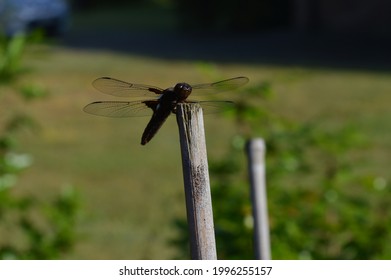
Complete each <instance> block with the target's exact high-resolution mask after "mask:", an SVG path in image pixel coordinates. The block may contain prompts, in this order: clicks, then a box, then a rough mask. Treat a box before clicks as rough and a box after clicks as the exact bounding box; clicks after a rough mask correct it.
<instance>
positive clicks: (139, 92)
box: [84, 77, 248, 145]
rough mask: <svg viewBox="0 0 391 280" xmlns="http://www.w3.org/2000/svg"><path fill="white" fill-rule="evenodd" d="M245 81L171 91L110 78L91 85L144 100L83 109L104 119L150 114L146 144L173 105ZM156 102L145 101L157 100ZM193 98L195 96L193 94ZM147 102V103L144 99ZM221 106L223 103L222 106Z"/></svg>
mask: <svg viewBox="0 0 391 280" xmlns="http://www.w3.org/2000/svg"><path fill="white" fill-rule="evenodd" d="M247 82H248V78H246V77H236V78H232V79H228V80H224V81H220V82H216V83H209V84H198V85H193V86H191V85H189V84H187V83H178V84H176V85H175V87H173V88H168V89H165V90H163V89H161V88H158V87H154V86H148V85H142V84H132V83H127V82H124V81H120V80H117V79H113V78H108V77H103V78H99V79H97V80H95V81H94V82H93V85H94V87H95V88H96V89H98V90H100V91H101V92H103V93H106V94H110V95H114V96H119V97H143V98H144V100H137V101H97V102H93V103H90V104H88V105H87V106H85V107H84V111H85V112H87V113H90V114H93V115H99V116H106V117H135V116H146V115H149V114H150V112H151V111H150V110H145V109H148V108H149V109H151V110H152V112H153V114H152V117H151V120H150V121H149V123H148V124H147V126H146V128H145V130H144V133H143V135H142V137H141V145H145V144H146V143H148V142H149V141H150V140H151V139H152V138H153V136H154V135H155V134H156V133H157V131H158V130H159V129H160V128H161V126H162V125H163V123H164V122H165V121H166V119H167V118H168V116H169V115H170V114H171V113H174V114H175V113H176V112H175V110H176V106H177V104H178V103H182V102H195V101H191V100H188V99H187V98H188V96H189V95H190V94H191V93H192V92H193V91H196V92H197V94H211V93H217V92H221V91H227V90H233V89H236V88H237V87H239V86H241V85H244V84H245V83H247ZM156 95H160V96H159V97H158V98H157V99H156V98H155V99H150V98H149V99H147V98H148V97H151V96H153V97H156ZM192 95H194V93H193V94H192ZM145 99H146V100H145ZM198 102H200V103H201V104H202V105H205V106H209V107H212V108H216V107H219V106H221V105H223V104H224V103H225V104H227V103H230V101H198ZM222 103H223V104H222Z"/></svg>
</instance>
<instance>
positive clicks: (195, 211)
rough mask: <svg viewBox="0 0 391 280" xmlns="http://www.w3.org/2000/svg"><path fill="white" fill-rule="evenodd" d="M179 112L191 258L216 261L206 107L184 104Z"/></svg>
mask: <svg viewBox="0 0 391 280" xmlns="http://www.w3.org/2000/svg"><path fill="white" fill-rule="evenodd" d="M176 115H177V122H178V126H179V138H180V143H181V153H182V167H183V179H184V186H185V196H186V211H187V221H188V226H189V233H190V254H191V259H193V260H215V259H217V254H216V242H215V235H214V225H213V211H212V199H211V193H210V185H209V171H208V161H207V154H206V144H205V133H204V121H203V116H202V109H201V106H200V105H199V104H198V103H181V104H178V105H177V114H176Z"/></svg>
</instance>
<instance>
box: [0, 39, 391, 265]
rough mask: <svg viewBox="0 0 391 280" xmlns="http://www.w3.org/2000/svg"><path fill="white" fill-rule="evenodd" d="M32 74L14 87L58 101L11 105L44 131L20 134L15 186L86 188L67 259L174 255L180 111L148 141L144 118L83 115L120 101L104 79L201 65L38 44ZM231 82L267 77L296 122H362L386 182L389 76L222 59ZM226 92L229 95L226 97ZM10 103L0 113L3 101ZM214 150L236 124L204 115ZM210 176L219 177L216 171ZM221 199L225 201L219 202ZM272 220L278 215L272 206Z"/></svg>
mask: <svg viewBox="0 0 391 280" xmlns="http://www.w3.org/2000/svg"><path fill="white" fill-rule="evenodd" d="M25 58H26V60H25V66H26V69H32V71H27V72H26V73H25V74H24V76H23V79H20V80H18V82H17V83H18V86H22V85H23V84H33V85H37V86H40V87H43V88H44V89H46V90H47V91H48V92H50V96H49V97H48V98H46V99H43V100H40V101H34V102H31V103H26V104H20V103H18V101H15V100H12V99H10V100H8V102H9V104H2V105H1V106H0V108H1V110H2V111H3V110H4V109H5V108H6V107H8V106H14V107H15V108H17V109H18V110H24V111H26V112H28V113H30V114H31V115H32V116H33V117H34V118H35V119H36V120H37V121H38V122H39V124H40V130H39V131H38V133H37V134H35V133H33V132H29V131H25V132H22V133H21V137H20V138H21V141H20V142H21V143H20V146H19V149H20V150H21V151H23V152H29V153H31V154H32V155H33V156H34V164H33V166H32V167H31V168H30V169H28V171H27V172H25V173H24V174H23V175H22V176H21V181H20V184H19V186H18V190H19V191H20V192H23V193H30V194H32V195H35V196H38V197H39V198H41V199H46V198H48V197H51V196H53V195H55V194H56V193H57V192H58V191H59V189H60V188H63V187H66V186H68V185H74V186H75V187H76V188H77V190H78V191H79V192H80V193H81V194H82V199H83V205H82V206H83V212H82V216H81V218H80V221H79V223H78V228H77V231H78V233H79V237H80V238H79V242H78V243H77V244H76V248H75V250H74V252H72V253H71V254H69V255H66V256H64V258H69V259H169V258H173V257H174V255H175V251H174V250H173V249H172V248H170V247H169V245H168V239H169V238H170V237H172V234H173V225H172V220H173V218H174V217H178V216H182V217H184V216H185V207H184V193H183V184H182V182H183V179H182V173H181V160H180V151H179V143H178V132H177V128H176V121H175V118H171V119H170V120H169V121H168V122H167V123H166V124H165V125H164V126H163V128H162V130H161V131H160V132H159V133H158V134H157V136H156V137H155V138H154V139H153V140H152V141H151V143H149V144H148V145H146V146H141V145H140V138H141V134H142V132H143V129H144V126H145V125H146V123H147V122H148V118H133V119H109V118H101V117H96V116H91V115H88V114H86V113H84V112H83V111H82V108H83V107H84V106H85V105H86V104H87V103H89V102H92V101H96V100H115V98H114V97H112V98H111V97H110V96H106V95H103V94H101V93H99V92H98V91H96V90H95V89H93V87H92V86H91V82H92V81H93V80H94V79H96V78H97V77H100V76H112V77H115V78H118V79H122V80H126V81H130V82H137V83H146V84H153V85H157V86H160V87H169V86H171V85H173V84H175V83H176V82H178V81H188V82H194V83H198V82H212V80H211V79H212V78H211V77H209V76H208V75H206V74H205V72H204V71H203V70H202V67H201V66H200V64H199V63H198V62H195V61H168V60H160V59H152V58H148V57H140V56H136V55H132V54H116V53H112V52H109V51H87V50H78V49H67V48H64V47H53V46H35V47H32V48H30V49H29V50H28V52H27V54H26V57H25ZM215 67H216V70H217V72H218V74H219V75H220V76H221V77H223V78H230V77H234V76H240V75H244V76H247V77H249V78H250V84H249V86H250V85H251V84H255V83H257V82H261V81H269V82H271V84H272V89H273V91H274V92H275V98H274V99H273V100H272V101H271V103H270V108H271V109H272V110H274V111H275V112H276V113H278V114H283V115H285V116H287V117H289V118H291V119H294V120H296V121H300V122H305V121H309V120H317V121H318V123H319V126H324V127H331V128H333V127H340V126H342V125H345V124H354V125H355V126H356V127H357V128H358V130H359V131H360V132H361V133H362V134H363V135H364V136H365V137H367V139H368V140H369V141H370V142H371V143H373V146H368V149H365V150H361V151H359V153H360V154H359V155H357V156H359V157H360V158H361V156H365V158H367V161H366V162H357V164H358V165H360V166H361V167H360V168H361V169H362V170H368V171H371V172H374V173H376V174H378V175H379V176H383V177H387V176H388V175H389V166H390V165H391V157H390V152H389V151H390V150H391V136H390V135H391V134H390V131H391V121H390V120H391V110H390V109H389V106H390V104H391V96H390V90H391V79H390V78H391V74H390V73H388V72H369V71H368V72H366V71H355V70H334V69H319V68H317V69H312V68H299V67H293V66H289V67H281V66H278V67H273V66H270V65H268V66H266V65H244V64H216V65H215ZM222 98H223V99H225V98H226V95H224V96H222ZM3 107H4V108H3ZM205 123H206V130H207V131H206V137H207V144H208V153H209V156H210V157H216V156H218V155H220V154H221V152H222V151H223V150H224V147H225V146H226V145H228V142H229V137H230V136H231V135H233V133H234V129H233V124H232V123H230V122H229V121H228V120H226V119H222V118H220V117H218V116H207V117H205ZM211 179H212V181H213V178H211ZM214 203H223V202H214ZM270 214H271V215H273V213H270Z"/></svg>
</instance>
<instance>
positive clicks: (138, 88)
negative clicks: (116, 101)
mask: <svg viewBox="0 0 391 280" xmlns="http://www.w3.org/2000/svg"><path fill="white" fill-rule="evenodd" d="M92 85H93V86H94V87H95V88H96V89H97V90H99V91H100V92H103V93H105V94H110V95H114V96H119V97H142V96H145V97H156V94H162V92H163V89H161V88H158V87H154V86H149V85H142V84H132V83H128V82H124V81H121V80H117V79H114V78H109V77H102V78H98V79H96V80H95V81H93V82H92Z"/></svg>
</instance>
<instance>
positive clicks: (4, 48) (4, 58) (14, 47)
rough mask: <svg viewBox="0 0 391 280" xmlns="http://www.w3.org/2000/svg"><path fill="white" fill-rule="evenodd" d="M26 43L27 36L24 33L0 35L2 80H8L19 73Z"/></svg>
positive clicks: (0, 70) (0, 79) (0, 80)
mask: <svg viewBox="0 0 391 280" xmlns="http://www.w3.org/2000/svg"><path fill="white" fill-rule="evenodd" d="M0 35H1V34H0ZM25 45H26V36H24V35H22V34H20V35H16V36H14V37H11V38H7V37H4V36H0V82H8V81H10V80H11V79H12V78H14V77H15V76H16V75H17V74H18V72H19V71H20V61H21V58H22V54H23V49H24V47H25Z"/></svg>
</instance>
